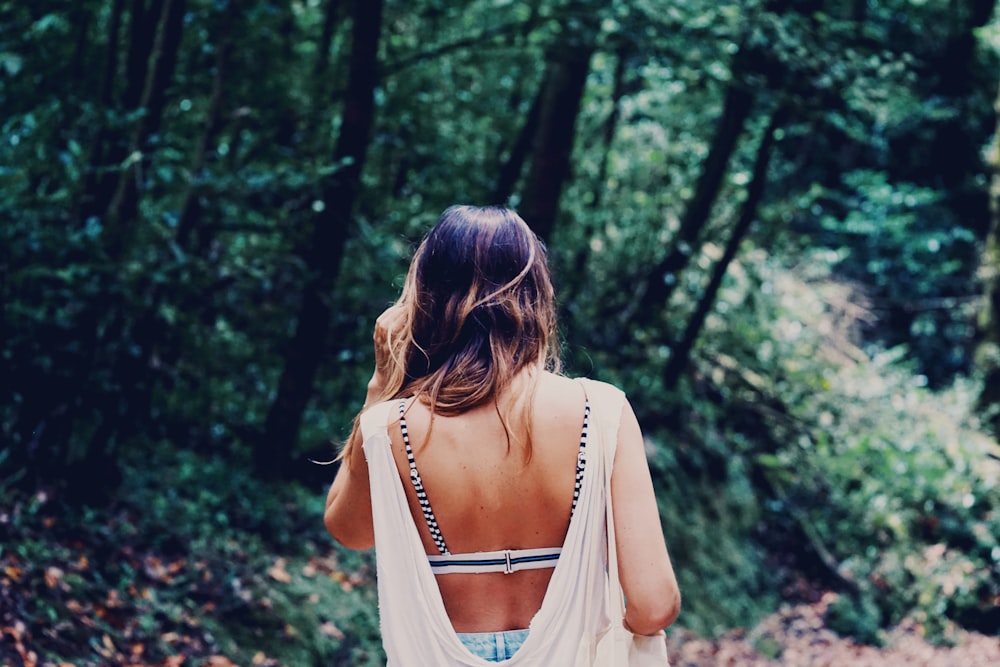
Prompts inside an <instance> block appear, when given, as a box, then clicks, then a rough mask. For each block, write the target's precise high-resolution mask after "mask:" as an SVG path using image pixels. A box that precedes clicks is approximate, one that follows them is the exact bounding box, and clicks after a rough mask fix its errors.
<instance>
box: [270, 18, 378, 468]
mask: <svg viewBox="0 0 1000 667" xmlns="http://www.w3.org/2000/svg"><path fill="white" fill-rule="evenodd" d="M382 5H383V3H382V0H355V3H354V7H353V21H354V24H353V27H352V31H351V34H352V37H351V56H350V73H349V75H348V83H347V93H346V96H345V99H344V109H343V118H342V121H341V125H340V134H339V135H338V137H337V145H336V148H335V150H334V162H337V163H340V164H345V165H346V166H345V167H343V168H342V169H341V170H340V171H338V172H337V173H336V174H334V175H332V176H331V177H330V180H329V182H328V185H327V186H326V187H325V188H324V192H323V203H324V207H323V210H322V211H320V212H319V213H317V214H316V215H315V217H314V218H313V219H312V230H311V241H312V242H311V244H310V246H309V248H308V249H307V250H306V251H305V253H304V260H305V263H306V266H307V267H308V269H309V272H310V277H309V279H308V281H307V283H306V285H305V287H304V289H303V294H302V304H301V306H300V308H299V314H298V319H297V322H296V326H295V333H294V335H293V337H292V340H291V341H290V343H289V345H288V348H287V350H286V353H285V366H284V369H283V370H282V373H281V378H280V380H279V381H278V391H277V394H276V396H275V398H274V401H273V403H271V407H270V410H269V412H268V415H267V421H266V423H265V426H264V433H263V435H262V437H261V441H260V442H259V443H257V446H256V449H255V463H256V468H257V472H258V473H259V474H260V475H262V476H264V477H277V476H282V475H286V474H287V473H288V472H289V466H290V463H291V454H292V451H293V449H294V448H295V445H296V443H297V441H298V436H299V429H300V426H301V423H302V414H303V412H304V411H305V408H306V404H307V403H308V401H309V398H310V396H311V395H312V391H313V383H314V380H315V375H316V369H317V368H318V367H319V365H320V363H321V362H322V360H323V356H324V351H325V349H326V344H327V334H328V332H329V329H330V316H331V306H330V297H331V291H332V289H333V286H334V284H335V283H336V279H337V275H338V273H339V272H340V264H341V260H342V258H343V254H344V246H345V244H346V243H347V239H348V236H349V235H350V232H351V214H352V211H353V209H354V203H355V200H356V199H357V195H358V190H359V188H360V184H361V169H362V167H363V165H364V162H365V157H366V155H367V152H368V145H369V142H370V134H371V127H372V121H373V115H374V111H375V85H376V83H377V80H378V77H377V65H378V41H379V36H380V33H381V26H382Z"/></svg>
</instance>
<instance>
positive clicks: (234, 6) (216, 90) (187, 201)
mask: <svg viewBox="0 0 1000 667" xmlns="http://www.w3.org/2000/svg"><path fill="white" fill-rule="evenodd" d="M239 5H240V3H239V0H229V2H228V3H227V5H226V9H225V10H224V13H223V15H222V21H221V25H220V27H219V36H218V38H217V39H216V46H215V75H214V76H213V77H212V94H211V96H210V97H209V101H208V113H207V117H206V119H205V125H204V126H203V128H202V134H201V137H200V138H199V139H198V145H197V146H196V147H195V151H194V157H193V158H192V164H191V168H190V170H189V173H190V174H191V180H190V181H189V182H188V185H187V189H186V190H185V192H184V198H183V200H182V203H181V207H180V211H181V212H180V215H179V216H178V218H177V234H176V238H177V243H178V244H179V245H180V246H181V247H182V248H187V247H188V246H189V243H190V241H191V235H192V234H193V233H195V231H196V229H197V227H198V222H199V218H200V217H201V191H200V188H199V186H198V183H199V182H200V181H201V180H202V179H201V175H202V171H203V170H204V168H205V161H206V158H207V156H208V152H209V148H210V147H211V146H212V144H214V143H215V140H216V139H217V138H218V136H219V132H220V130H221V129H222V126H223V122H222V121H223V113H222V110H223V107H224V101H225V84H226V76H227V74H228V70H229V58H230V54H231V53H232V50H233V39H232V31H233V23H234V22H235V20H236V16H237V14H238V13H239ZM206 243H207V239H205V238H200V239H199V241H198V243H197V245H198V246H201V247H204V245H205V244H206Z"/></svg>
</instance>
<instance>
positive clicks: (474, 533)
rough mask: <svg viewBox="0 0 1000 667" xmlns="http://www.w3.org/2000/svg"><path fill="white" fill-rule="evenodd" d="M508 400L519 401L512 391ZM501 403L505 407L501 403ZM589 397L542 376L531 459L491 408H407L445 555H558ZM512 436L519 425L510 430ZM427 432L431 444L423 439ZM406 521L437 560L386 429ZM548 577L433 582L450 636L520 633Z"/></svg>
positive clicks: (536, 573) (537, 572)
mask: <svg viewBox="0 0 1000 667" xmlns="http://www.w3.org/2000/svg"><path fill="white" fill-rule="evenodd" d="M512 391H517V388H516V387H515V388H513V389H512ZM501 401H502V399H501ZM585 406H586V395H585V393H584V391H583V388H582V386H581V385H580V384H579V383H578V382H575V381H573V380H570V379H568V378H564V377H560V376H556V375H553V374H549V373H544V374H541V376H540V377H539V381H538V385H537V389H536V391H535V395H534V402H533V405H532V409H531V411H530V414H531V415H532V417H531V425H530V439H531V455H530V458H528V457H526V456H525V455H524V454H525V449H524V447H523V445H521V444H518V440H517V438H516V437H515V436H514V435H513V434H512V435H511V436H510V437H509V436H508V432H507V430H506V429H505V427H504V424H503V422H502V421H501V419H500V416H499V412H498V410H497V407H496V405H495V404H494V403H493V402H488V403H486V404H484V405H481V406H479V407H477V408H474V409H472V410H468V411H466V412H463V413H462V414H460V415H457V416H451V417H444V416H442V415H440V414H438V415H435V416H434V421H433V427H431V413H430V410H429V408H428V407H427V406H426V405H423V404H421V403H420V402H419V401H410V402H408V403H407V408H406V414H405V423H406V429H407V433H408V439H409V442H410V445H411V448H412V451H413V457H414V461H415V464H416V467H417V469H418V471H419V474H420V477H421V480H422V483H423V488H424V491H425V492H426V494H427V500H428V502H429V504H430V507H431V509H432V510H433V513H434V516H435V518H436V519H437V523H438V527H439V528H440V530H441V533H442V536H443V538H444V540H445V542H446V543H447V547H448V549H449V551H450V552H452V553H470V552H479V551H499V550H507V549H511V550H513V549H534V548H545V547H560V546H562V544H563V540H564V539H565V536H566V531H567V528H568V526H569V521H570V514H571V509H572V505H573V492H574V485H575V482H576V472H577V461H578V453H579V451H580V443H581V435H582V430H583V425H584V412H585ZM508 426H509V427H510V428H511V429H512V430H515V432H516V430H517V429H521V428H523V426H522V425H520V424H510V425H508ZM428 428H430V438H429V439H428V438H427V434H428ZM390 438H391V440H392V449H393V456H394V458H395V461H396V466H397V468H398V470H399V473H400V476H401V477H402V479H403V482H404V484H403V486H404V489H405V490H406V494H407V500H408V502H409V506H410V512H411V514H412V515H413V519H414V522H415V524H416V526H417V530H418V532H419V534H420V537H421V540H422V542H423V544H424V548H425V550H426V552H427V553H428V554H429V555H436V554H438V553H439V547H438V546H437V545H436V544H435V541H434V539H433V537H432V536H431V532H430V530H429V528H428V525H427V521H426V520H425V518H424V514H423V508H422V507H421V504H420V502H419V500H418V497H417V492H416V490H415V488H414V485H413V484H412V483H411V481H410V464H409V459H408V458H407V454H406V449H405V445H404V439H403V434H402V430H401V429H400V428H399V425H398V424H396V425H395V426H394V427H393V428H390ZM551 576H552V568H542V569H534V570H522V571H518V572H514V573H511V574H504V573H502V572H492V573H475V574H471V573H468V574H467V573H452V574H442V575H438V576H437V582H438V586H439V589H440V591H441V596H442V599H443V601H444V605H445V609H446V610H447V612H448V616H449V618H450V619H451V621H452V624H453V626H454V628H455V631H456V632H484V631H497V630H508V629H517V628H527V627H528V625H529V624H530V622H531V619H532V617H533V616H534V614H535V612H536V611H538V609H539V607H540V606H541V603H542V600H543V598H544V596H545V591H546V588H547V586H548V582H549V579H550V578H551Z"/></svg>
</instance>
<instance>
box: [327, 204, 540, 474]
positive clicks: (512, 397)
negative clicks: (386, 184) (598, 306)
mask: <svg viewBox="0 0 1000 667" xmlns="http://www.w3.org/2000/svg"><path fill="white" fill-rule="evenodd" d="M386 315H389V317H386V316H383V318H382V320H384V322H385V323H386V324H387V326H388V330H387V331H386V336H385V340H384V342H383V344H384V345H385V351H384V352H383V354H382V355H381V356H382V357H383V359H382V365H381V366H380V367H379V371H380V373H381V376H382V378H383V381H384V383H383V387H382V391H381V394H380V395H379V396H377V397H376V400H377V401H383V400H389V399H393V398H402V397H409V396H415V397H417V399H418V400H421V401H422V402H424V403H425V404H427V405H428V406H429V407H430V409H431V419H432V422H431V423H432V426H433V418H434V415H435V414H441V415H456V414H461V413H462V412H464V411H466V410H470V409H472V408H475V407H478V406H480V405H483V404H485V403H487V402H488V401H493V402H494V403H495V405H496V409H497V412H498V414H499V415H500V418H501V421H502V422H503V424H504V428H505V429H506V431H507V434H508V447H509V446H510V442H511V441H514V442H520V443H523V444H524V447H525V450H524V451H525V456H526V457H530V455H531V443H530V437H529V436H528V432H529V429H528V426H529V424H530V417H531V403H532V401H531V398H532V396H533V395H534V390H535V387H536V386H537V380H538V376H539V373H540V372H541V371H543V370H551V371H555V372H558V370H559V366H560V363H559V352H558V345H557V341H558V336H557V330H556V306H555V293H554V291H553V288H552V279H551V275H550V273H549V267H548V261H547V258H546V250H545V246H544V244H543V243H542V242H541V241H540V240H539V239H538V237H537V236H536V235H535V233H534V232H532V231H531V229H530V228H529V227H528V225H527V223H525V222H524V220H523V219H522V218H521V216H519V215H518V214H517V213H515V212H514V211H512V210H510V209H507V208H502V207H494V206H487V207H476V206H452V207H450V208H448V209H447V210H445V211H444V213H442V214H441V217H440V218H439V220H438V222H437V224H436V225H435V226H434V228H433V229H431V231H430V232H429V233H428V234H427V236H426V237H425V238H424V240H423V242H421V244H420V246H419V247H418V248H417V251H416V253H415V254H414V257H413V260H412V262H411V263H410V269H409V272H408V273H407V276H406V283H405V284H404V287H403V291H402V294H401V296H400V297H399V300H398V301H397V302H396V303H395V304H394V305H393V306H392V307H391V308H390V309H389V311H387V313H386ZM377 343H378V341H377ZM525 371H526V372H525ZM515 385H516V386H515ZM512 388H513V389H514V391H510V392H508V390H509V389H512ZM513 425H516V426H513ZM357 431H358V420H357V419H355V425H354V432H352V434H351V438H350V439H349V440H348V444H347V447H346V448H345V450H344V452H342V454H341V456H345V455H346V454H347V453H348V451H349V450H350V448H351V447H352V446H354V445H355V443H356V441H357V440H358V439H359V434H358V432H357ZM429 435H430V433H429V431H428V437H429Z"/></svg>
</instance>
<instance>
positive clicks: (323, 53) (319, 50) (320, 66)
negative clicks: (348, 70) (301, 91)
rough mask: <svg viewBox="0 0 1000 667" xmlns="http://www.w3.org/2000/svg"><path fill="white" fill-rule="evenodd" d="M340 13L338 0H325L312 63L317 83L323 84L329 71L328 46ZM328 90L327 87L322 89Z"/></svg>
mask: <svg viewBox="0 0 1000 667" xmlns="http://www.w3.org/2000/svg"><path fill="white" fill-rule="evenodd" d="M339 15H340V0H327V2H326V12H325V13H324V14H323V30H322V32H321V33H320V36H319V42H318V43H317V44H316V62H315V63H314V64H313V78H314V79H315V81H316V84H317V85H324V84H325V80H326V78H327V76H328V74H329V71H330V47H331V45H332V44H333V33H334V29H335V28H336V27H337V18H338V17H339ZM324 90H326V91H327V92H329V90H328V89H324Z"/></svg>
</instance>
